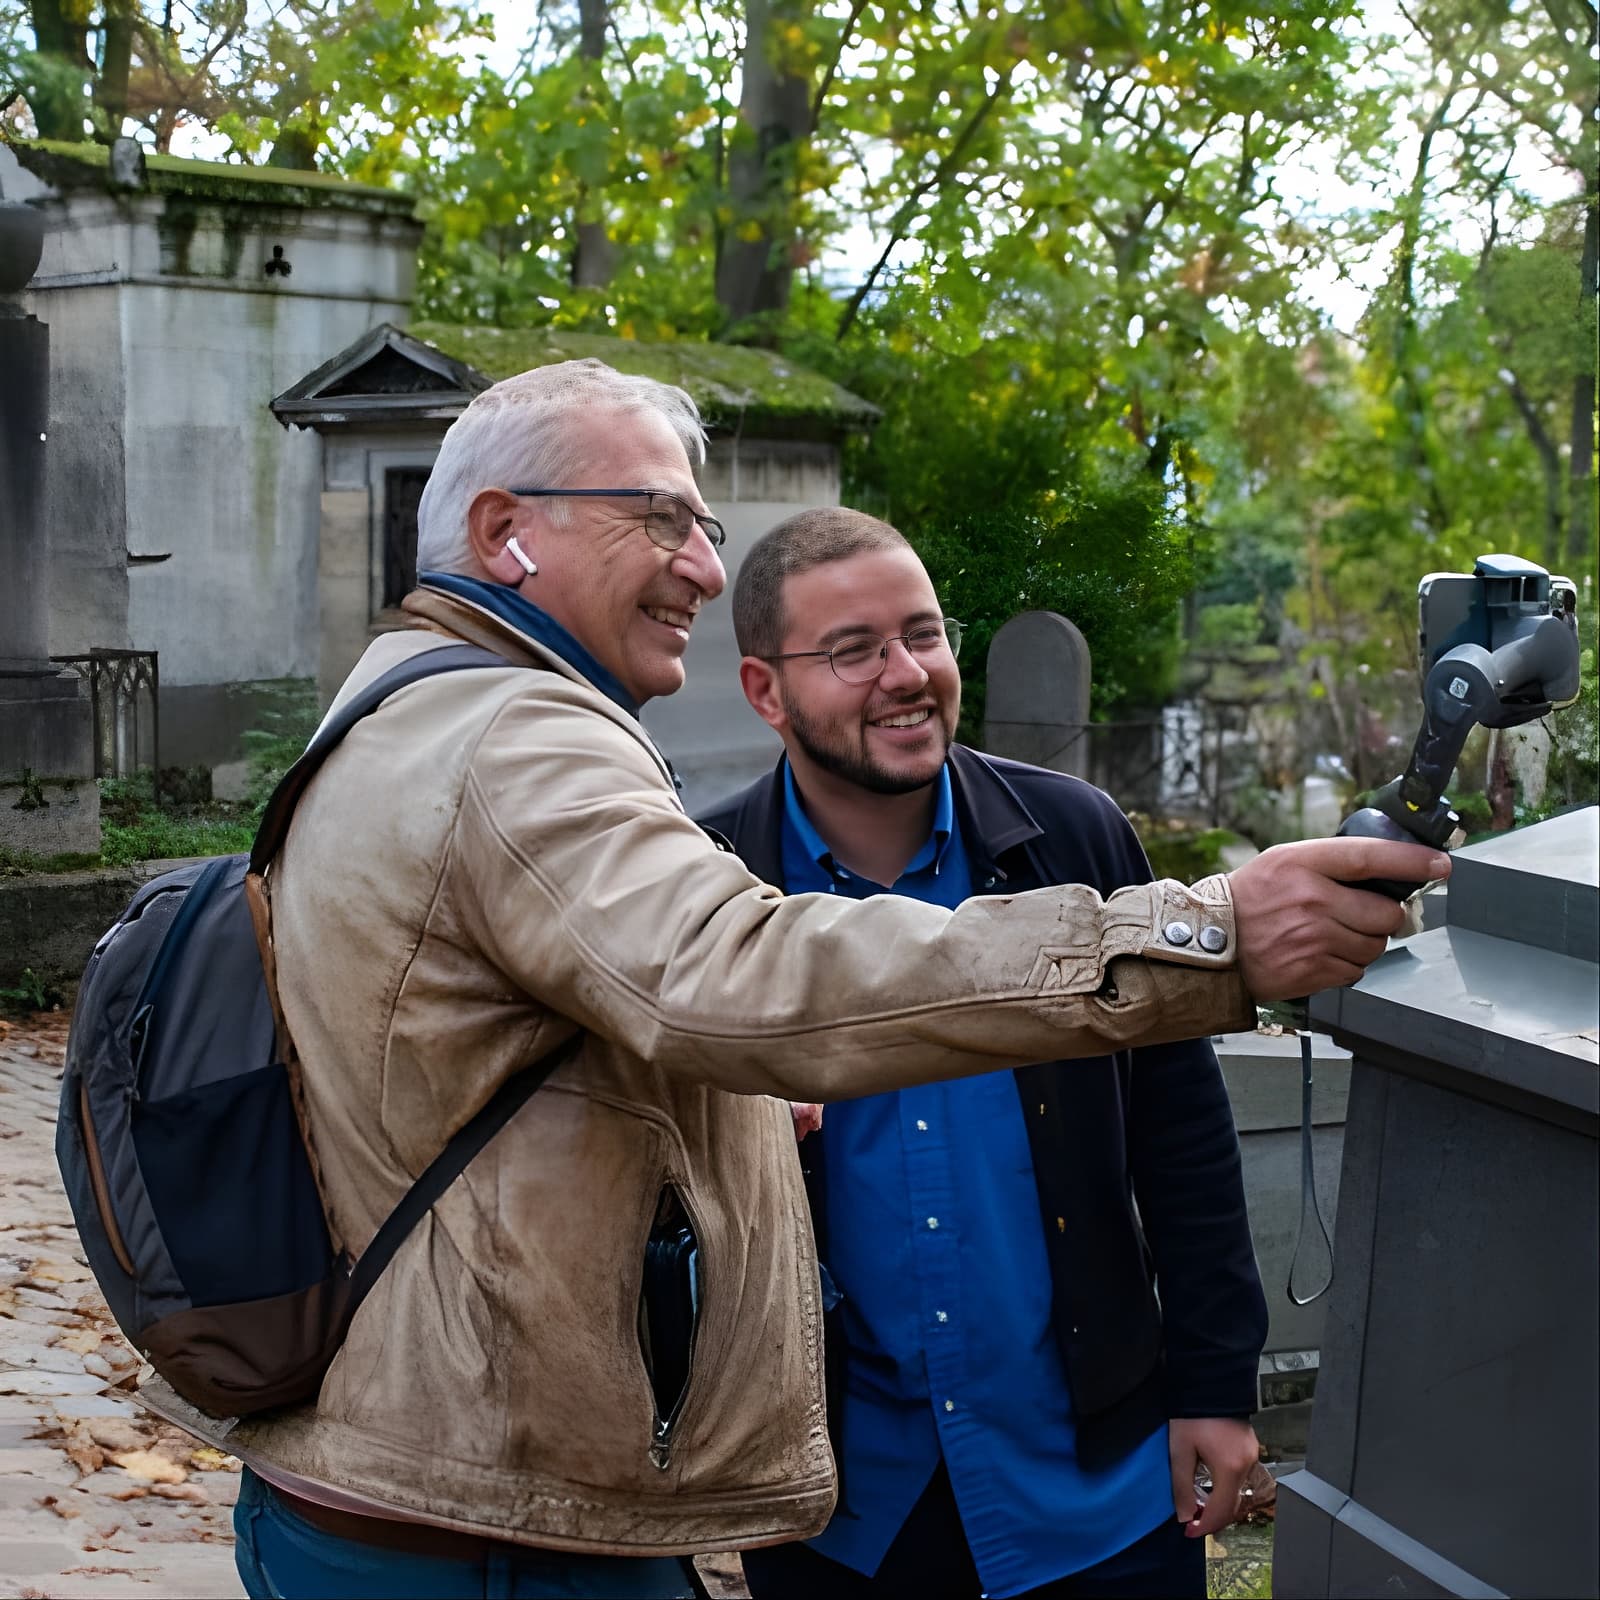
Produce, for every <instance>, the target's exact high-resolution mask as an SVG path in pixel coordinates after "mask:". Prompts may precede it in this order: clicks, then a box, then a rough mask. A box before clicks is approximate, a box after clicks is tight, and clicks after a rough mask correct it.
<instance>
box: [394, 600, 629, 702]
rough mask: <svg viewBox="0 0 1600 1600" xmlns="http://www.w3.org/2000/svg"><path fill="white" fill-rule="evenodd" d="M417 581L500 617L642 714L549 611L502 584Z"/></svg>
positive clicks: (614, 680) (617, 700)
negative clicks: (543, 609) (541, 608)
mask: <svg viewBox="0 0 1600 1600" xmlns="http://www.w3.org/2000/svg"><path fill="white" fill-rule="evenodd" d="M417 581H418V582H419V583H420V584H421V585H422V586H423V587H424V588H427V589H437V590H438V591H439V592H440V593H441V594H450V595H454V596H455V597H456V599H458V600H465V601H467V602H468V603H469V604H471V605H475V606H478V607H480V608H481V609H482V610H484V611H487V612H489V613H490V615H491V616H495V617H498V618H499V619H500V621H501V622H504V623H506V624H507V625H508V626H509V627H512V628H515V629H516V630H517V632H518V633H522V634H526V635H527V636H528V638H530V639H533V640H534V641H536V642H537V643H539V644H542V645H543V646H544V647H545V649H547V650H552V651H554V652H555V653H556V655H558V656H560V657H561V659H562V660H563V661H565V662H566V663H567V665H568V666H569V667H575V668H576V669H577V670H578V671H579V672H581V673H582V674H583V675H584V677H586V678H587V679H588V680H589V682H590V683H592V684H593V685H594V686H595V688H597V689H598V690H599V691H600V692H601V694H603V695H605V696H606V698H607V699H609V700H614V701H615V702H616V703H617V704H618V705H619V706H621V707H622V709H623V710H624V711H626V712H627V713H628V715H629V716H630V717H637V716H638V715H639V704H638V702H637V701H636V700H635V699H634V698H633V696H632V695H630V694H629V693H628V691H627V690H626V689H624V688H623V687H622V685H621V683H619V682H618V681H617V679H616V677H615V676H614V675H613V674H612V673H610V672H608V671H607V670H606V668H604V667H602V666H601V665H600V663H599V662H598V661H596V660H595V658H594V657H593V656H592V655H591V654H590V653H589V652H588V651H587V650H586V649H585V648H584V647H583V646H582V645H581V644H579V643H578V641H577V639H576V638H575V637H574V636H573V635H572V634H571V633H569V632H568V631H567V630H566V629H565V628H564V627H562V626H561V624H560V623H559V622H557V621H556V619H555V618H554V617H552V616H551V615H550V613H549V612H547V611H542V610H540V608H539V607H538V606H536V605H535V604H534V603H533V602H532V601H531V600H529V599H527V598H526V597H525V596H523V595H522V594H520V593H519V592H518V591H517V590H515V589H513V588H511V587H510V586H509V585H507V584H503V583H488V582H486V581H485V580H484V579H482V578H469V577H466V576H464V575H463V574H461V573H459V572H423V573H419V574H418V578H417Z"/></svg>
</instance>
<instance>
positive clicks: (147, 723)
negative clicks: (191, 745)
mask: <svg viewBox="0 0 1600 1600" xmlns="http://www.w3.org/2000/svg"><path fill="white" fill-rule="evenodd" d="M158 656H159V652H157V651H155V650H103V649H92V650H90V651H89V653H88V654H87V655H82V656H51V658H50V659H51V660H52V661H53V662H55V664H56V665H57V666H60V667H67V668H69V669H71V670H72V671H73V672H76V673H77V674H78V676H79V677H80V678H82V679H83V680H84V681H85V682H86V683H87V684H88V685H89V699H90V703H91V705H92V707H93V716H94V775H95V777H97V778H126V777H128V776H130V775H131V774H132V773H135V772H138V771H141V770H148V771H149V772H150V773H151V774H152V776H153V778H154V780H155V782H156V784H157V786H158V787H159V785H160V775H161V669H160V663H159V660H158Z"/></svg>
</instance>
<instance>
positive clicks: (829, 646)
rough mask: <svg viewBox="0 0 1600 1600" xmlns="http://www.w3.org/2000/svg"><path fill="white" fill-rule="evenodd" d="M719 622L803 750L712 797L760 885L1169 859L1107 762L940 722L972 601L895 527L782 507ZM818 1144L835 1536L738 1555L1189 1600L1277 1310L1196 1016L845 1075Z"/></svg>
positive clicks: (1062, 1593) (1242, 1467)
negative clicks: (961, 622)
mask: <svg viewBox="0 0 1600 1600" xmlns="http://www.w3.org/2000/svg"><path fill="white" fill-rule="evenodd" d="M733 623H734V631H735V633H736V634H737V636H738V640H739V646H740V649H741V650H742V651H743V652H744V660H743V662H742V664H741V669H740V670H741V677H742V681H743V685H744V690H745V694H746V695H747V697H748V698H749V701H750V703H751V705H752V706H753V707H754V708H755V709H756V711H757V712H758V713H759V714H760V716H761V717H762V718H763V719H764V720H765V721H766V722H768V723H769V724H770V725H771V726H772V727H773V728H775V729H776V730H777V732H778V733H779V734H780V735H781V736H782V739H783V744H784V756H783V759H782V760H780V762H779V763H778V766H777V768H776V769H775V770H774V771H773V773H772V774H771V775H770V776H768V777H766V778H763V779H761V780H760V781H758V782H757V783H755V784H753V785H751V787H750V788H748V789H746V790H745V791H744V792H743V793H741V794H739V795H736V796H734V797H733V798H732V799H730V800H729V801H727V802H726V803H724V804H723V805H721V806H719V807H716V808H714V809H713V810H712V811H711V812H709V813H708V814H707V815H706V816H705V817H704V818H703V819H702V820H703V821H704V822H705V823H706V824H707V826H708V827H711V828H714V829H716V830H718V831H720V832H721V833H723V834H725V835H726V836H727V837H728V838H729V839H731V840H732V842H733V845H734V848H735V849H736V850H737V851H738V852H739V854H740V855H741V857H742V858H743V859H744V860H745V862H746V863H747V864H748V865H749V866H750V868H751V870H752V871H754V872H756V873H757V874H759V875H760V876H762V877H764V878H766V879H767V880H768V881H769V882H771V883H775V884H778V885H779V886H780V887H781V888H784V889H786V890H788V891H789V892H791V893H794V892H799V891H805V890H812V891H816V892H818V893H826V894H831V895H835V896H838V897H840V898H847V899H850V900H862V899H866V898H867V897H869V896H872V895H878V894H895V895H903V896H908V897H911V898H914V899H918V900H924V901H928V902H930V903H932V904H935V905H943V906H948V907H950V908H952V909H954V908H955V907H958V906H960V905H962V904H963V903H965V902H966V901H967V900H968V898H969V897H970V896H973V895H986V894H987V895H993V894H999V893H1005V894H1015V893H1016V892H1017V891H1018V890H1023V889H1033V888H1037V887H1039V886H1040V885H1042V884H1054V883H1086V884H1090V885H1092V886H1093V887H1094V888H1096V889H1097V890H1099V891H1100V892H1101V893H1102V894H1110V893H1112V892H1113V891H1114V890H1116V889H1119V888H1121V887H1123V886H1124V885H1126V884H1130V883H1145V882H1148V881H1149V877H1150V873H1149V869H1148V867H1147V866H1146V864H1145V860H1144V854H1143V852H1142V851H1141V850H1140V848H1139V843H1138V840H1137V838H1136V837H1135V836H1134V832H1133V829H1132V828H1131V827H1129V825H1128V821H1127V819H1126V818H1125V817H1124V816H1123V815H1122V813H1121V812H1120V811H1119V810H1118V809H1117V807H1116V805H1115V804H1114V803H1113V802H1112V801H1111V800H1110V799H1109V798H1108V797H1107V796H1106V795H1104V794H1102V793H1101V792H1100V791H1099V790H1098V789H1094V788H1091V787H1090V786H1089V785H1088V784H1086V783H1083V782H1080V781H1079V780H1078V779H1076V778H1071V777H1067V776H1065V775H1064V774H1062V773H1057V772H1046V771H1043V770H1041V769H1040V768H1038V767H1028V766H1024V765H1022V764H1021V763H1018V762H1013V761H1000V760H996V759H994V758H993V757H990V756H985V755H981V754H979V753H978V752H977V751H975V750H969V749H967V748H965V747H964V746H962V745H958V744H955V743H954V742H953V740H954V734H955V726H956V720H957V716H958V714H959V711H960V704H961V680H960V676H959V674H958V672H957V669H956V647H957V646H958V645H959V643H960V632H959V628H958V627H957V626H956V625H954V624H951V623H949V622H948V621H947V620H946V619H945V618H944V617H943V616H942V615H941V613H940V607H939V602H938V599H937V597H936V595H935V593H934V589H933V585H932V583H931V582H930V581H929V579H928V574H927V573H926V571H924V569H923V566H922V563H921V562H920V561H919V560H918V559H917V556H916V554H915V552H914V551H913V550H912V549H911V547H910V545H908V544H907V542H906V541H905V539H904V538H902V537H901V535H900V534H899V533H898V532H896V530H895V529H893V528H892V527H890V526H889V525H888V524H887V523H884V522H880V521H878V520H877V519H876V518H874V517H869V516H865V515H863V514H862V513H861V512H859V511H849V510H845V509H843V508H833V509H828V510H819V511H808V512H803V513H801V514H800V515H799V516H795V517H791V518H789V519H788V520H787V521H785V522H783V523H781V524H779V526H778V527H776V528H774V529H773V530H772V531H771V532H770V533H768V534H767V535H766V536H765V537H764V538H762V539H761V540H760V541H759V542H758V543H757V544H756V545H755V547H754V548H753V549H752V550H751V551H750V552H749V553H748V554H747V555H746V556H745V559H744V564H743V566H742V568H741V570H740V574H739V582H738V585H737V587H736V589H735V591H734V597H733ZM803 1156H804V1158H805V1159H804V1165H805V1167H806V1174H807V1190H808V1192H809V1194H810V1197H811V1202H812V1214H813V1218H814V1220H815V1224H816V1233H817V1244H818V1249H819V1251H820V1253H821V1255H822V1259H823V1261H824V1263H825V1264H826V1265H827V1266H828V1268H829V1269H830V1270H831V1275H832V1278H833V1280H834V1282H835V1283H836V1285H837V1287H838V1289H839V1290H840V1291H841V1292H842V1303H841V1304H840V1306H839V1309H838V1314H837V1316H836V1317H834V1318H832V1319H830V1321H829V1325H828V1340H829V1351H828V1354H829V1358H830V1359H829V1372H830V1378H831V1380H832V1381H831V1382H830V1394H829V1414H830V1416H831V1417H838V1418H840V1419H841V1421H840V1422H839V1424H838V1425H837V1426H836V1427H835V1428H834V1433H833V1443H834V1451H835V1454H836V1455H837V1457H838V1458H839V1463H840V1474H841V1480H842V1483H843V1494H842V1503H841V1506H840V1508H839V1510H838V1512H837V1513H836V1515H835V1517H834V1520H833V1522H832V1523H831V1524H830V1525H829V1527H828V1529H827V1531H826V1532H825V1533H824V1534H823V1536H822V1537H821V1538H820V1539H818V1540H816V1541H814V1542H813V1543H812V1544H810V1545H809V1546H808V1545H801V1544H790V1545H780V1546H777V1547H775V1548H773V1549H770V1550H762V1551H757V1552H752V1553H751V1555H750V1556H749V1557H748V1558H747V1560H746V1563H745V1570H746V1573H747V1575H748V1577H749V1580H750V1589H751V1593H752V1594H753V1595H754V1596H755V1597H756V1600H798V1597H801V1596H810V1595H817V1594H826V1595H829V1596H834V1597H838V1600H850V1597H859V1600H872V1597H876V1596H883V1597H889V1600H892V1597H894V1596H898V1595H902V1594H917V1595H927V1596H945V1595H948V1596H951V1597H952V1600H978V1597H979V1596H980V1595H983V1594H989V1595H1002V1596H1004V1595H1030V1596H1037V1597H1039V1600H1044V1597H1047V1596H1048V1597H1050V1600H1076V1597H1079V1596H1095V1597H1106V1596H1112V1595H1122V1596H1137V1595H1150V1594H1161V1595H1172V1596H1178V1595H1188V1596H1194V1597H1200V1600H1203V1597H1204V1595H1205V1560H1204V1535H1205V1534H1207V1533H1210V1532H1212V1531H1214V1530H1215V1529H1217V1528H1218V1527H1221V1526H1222V1525H1224V1524H1225V1523H1226V1522H1228V1521H1229V1520H1230V1519H1231V1517H1232V1516H1233V1514H1234V1509H1235V1504H1236V1501H1237V1498H1238V1495H1239V1492H1240V1490H1241V1488H1242V1484H1243V1479H1244V1475H1245V1473H1246V1472H1247V1471H1248V1469H1249V1468H1250V1467H1251V1466H1252V1465H1253V1464H1254V1463H1255V1460H1256V1454H1257V1446H1256V1439H1255V1435H1254V1433H1253V1432H1252V1431H1251V1428H1250V1424H1249V1422H1248V1421H1247V1420H1245V1419H1246V1418H1247V1417H1248V1415H1249V1413H1250V1412H1252V1411H1253V1410H1254V1409H1255V1398H1256V1393H1255V1391H1256V1362H1257V1357H1258V1356H1259V1355H1260V1353H1261V1346H1262V1343H1263V1340H1264V1337H1265V1334H1266V1327H1267V1308H1266V1302H1265V1300H1264V1298H1263V1297H1262V1293H1261V1284H1260V1281H1259V1279H1258V1277H1257V1273H1256V1265H1255V1256H1254V1252H1253V1250H1252V1248H1251V1242H1250V1229H1249V1225H1248V1222H1247V1219H1246V1215H1245V1205H1244V1186H1243V1182H1242V1179H1241V1174H1240V1167H1239V1147H1238V1141H1237V1139H1236V1137H1235V1135H1234V1128H1233V1118H1232V1116H1231V1114H1230V1110H1229V1105H1228V1097H1227V1093H1226V1091H1225V1089H1224V1087H1223V1083H1222V1075H1221V1073H1220V1071H1219V1070H1218V1067H1217V1061H1216V1057H1215V1055H1214V1054H1213V1053H1212V1050H1211V1046H1210V1044H1209V1043H1208V1042H1206V1041H1205V1040H1196V1041H1193V1042H1190V1043H1186V1044H1181V1043H1180V1044H1167V1045H1156V1046H1149V1047H1146V1048H1144V1049H1139V1050H1134V1051H1125V1052H1121V1053H1118V1054H1115V1055H1106V1056H1103V1057H1101V1058H1099V1059H1098V1060H1090V1061H1074V1062H1070V1063H1059V1062H1057V1063H1041V1064H1037V1065H1032V1066H1026V1067H1021V1068H1018V1069H1017V1070H1016V1071H1015V1072H1014V1073H1011V1072H1002V1073H990V1074H986V1075H979V1076H975V1077H969V1078H963V1079H959V1080H955V1081H951V1082H939V1083H928V1084H923V1085H919V1086H917V1087H914V1088H907V1089H903V1090H899V1091H895V1092H892V1093H889V1094H882V1095H872V1096H868V1097H866V1098H864V1099H857V1100H851V1101H848V1102H846V1103H845V1104H842V1105H837V1106H833V1107H831V1108H830V1109H829V1110H828V1112H827V1115H826V1122H825V1125H824V1126H823V1128H822V1130H821V1132H820V1134H818V1135H817V1136H815V1137H813V1138H811V1139H810V1140H809V1141H808V1142H807V1143H806V1145H805V1148H804V1151H803ZM935 1219H936V1220H937V1223H938V1226H937V1227H936V1228H935V1227H934V1226H933V1225H932V1224H933V1222H934V1221H935ZM1152 1269H1153V1270H1152ZM1157 1291H1159V1300H1158V1298H1157ZM1198 1462H1204V1463H1205V1465H1206V1466H1207V1467H1208V1468H1209V1469H1210V1472H1211V1475H1212V1478H1213V1482H1214V1492H1213V1495H1212V1497H1211V1500H1210V1503H1209V1504H1207V1505H1205V1506H1203V1507H1202V1506H1199V1505H1197V1503H1196V1494H1195V1470H1196V1465H1197V1463H1198Z"/></svg>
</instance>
